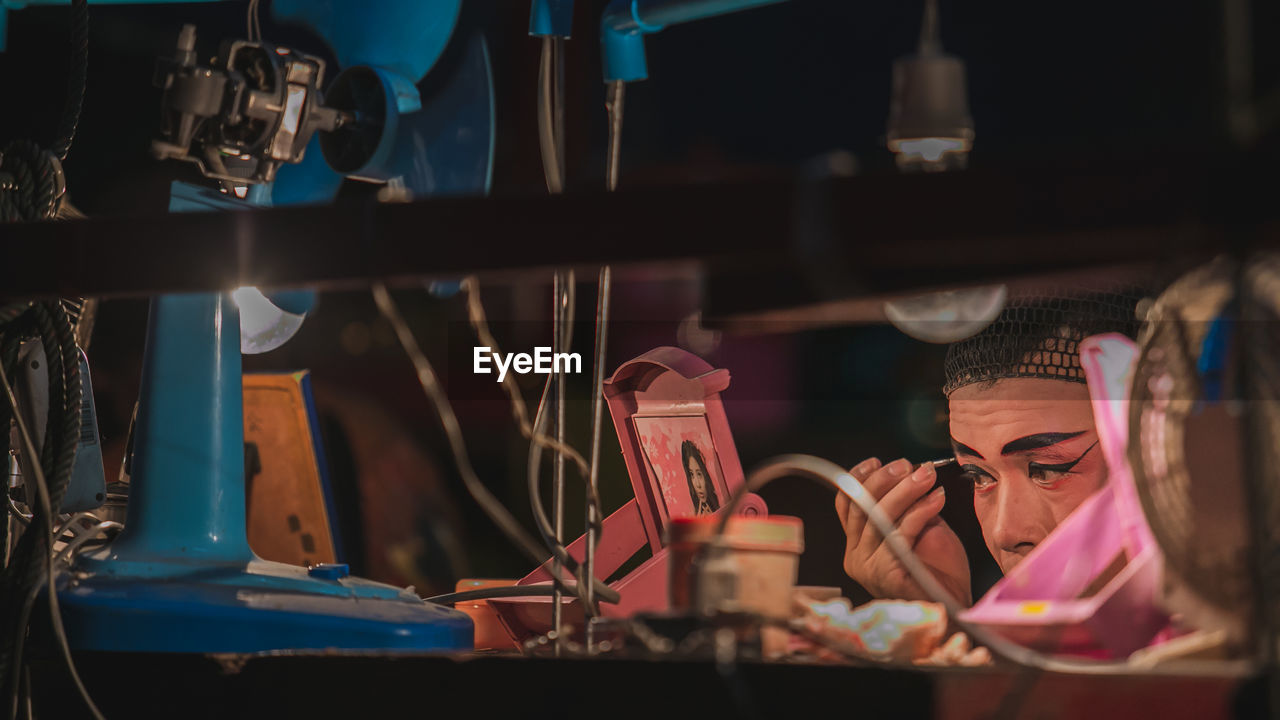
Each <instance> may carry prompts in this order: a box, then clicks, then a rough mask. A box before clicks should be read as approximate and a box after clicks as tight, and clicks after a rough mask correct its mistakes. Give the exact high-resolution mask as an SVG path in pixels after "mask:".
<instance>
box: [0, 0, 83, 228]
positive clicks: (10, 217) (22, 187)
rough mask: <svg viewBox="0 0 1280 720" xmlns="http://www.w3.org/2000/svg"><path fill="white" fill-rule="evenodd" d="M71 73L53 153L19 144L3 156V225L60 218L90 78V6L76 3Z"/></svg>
mask: <svg viewBox="0 0 1280 720" xmlns="http://www.w3.org/2000/svg"><path fill="white" fill-rule="evenodd" d="M71 8H72V21H71V55H72V58H71V73H70V75H69V76H68V77H67V97H66V101H65V104H64V106H63V112H62V120H61V121H60V122H59V124H58V134H57V136H56V138H55V139H54V141H53V145H52V146H51V147H50V148H49V149H47V150H46V149H44V148H41V147H40V146H39V145H37V144H36V143H34V142H32V141H30V140H15V141H13V142H10V143H8V144H7V145H5V147H4V151H3V153H0V222H19V221H30V220H47V219H49V218H52V217H54V216H56V215H57V213H58V206H59V205H60V203H61V201H62V195H63V190H64V188H65V187H66V184H65V182H64V180H63V174H62V161H63V160H65V159H66V157H67V153H68V152H70V150H71V143H72V142H73V141H74V140H75V137H76V129H77V128H78V127H79V126H80V111H81V109H82V108H83V107H84V92H85V86H86V84H87V81H88V77H89V0H71Z"/></svg>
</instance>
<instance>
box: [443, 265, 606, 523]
mask: <svg viewBox="0 0 1280 720" xmlns="http://www.w3.org/2000/svg"><path fill="white" fill-rule="evenodd" d="M461 285H462V290H463V292H465V293H466V295H467V319H468V321H469V322H470V323H471V327H472V328H473V329H474V330H475V333H476V337H477V338H478V339H479V340H480V342H481V343H482V344H484V345H485V346H486V347H488V348H489V351H490V353H491V354H493V355H494V356H495V357H497V356H499V355H501V351H500V349H499V347H498V341H497V340H496V339H495V338H494V337H493V333H491V332H490V331H489V323H488V321H487V320H486V317H485V312H484V304H483V303H482V302H481V301H480V281H479V280H478V279H477V278H476V277H475V276H474V275H469V276H467V277H465V278H463V279H462V284H461ZM501 385H502V389H503V391H505V392H506V393H507V397H509V398H510V399H511V415H512V417H514V418H515V421H516V425H517V426H519V428H520V434H521V435H524V437H525V438H526V439H528V440H530V441H532V442H535V443H537V444H538V445H541V446H543V447H545V448H548V449H550V450H554V451H555V452H558V453H560V454H562V455H564V456H565V457H566V458H568V459H570V460H572V461H573V463H574V464H575V465H577V466H578V472H579V474H580V475H581V476H582V478H583V479H584V480H586V479H587V478H588V477H589V475H590V474H591V469H590V467H589V466H588V465H587V461H586V459H585V458H584V457H582V454H581V453H579V452H578V451H577V450H575V449H574V448H573V447H571V446H569V445H567V444H564V443H560V442H558V441H556V440H554V439H552V438H551V437H548V436H547V435H545V434H541V433H536V432H534V430H533V425H532V424H531V423H530V422H529V408H528V406H527V405H526V404H525V402H524V396H523V395H521V394H520V385H519V384H517V383H516V381H515V376H514V375H513V374H512V373H507V375H506V377H504V378H503V380H502V383H501ZM588 495H589V501H590V502H592V503H595V504H596V505H597V506H599V503H600V499H599V498H597V497H595V496H594V495H592V494H591V492H590V489H588Z"/></svg>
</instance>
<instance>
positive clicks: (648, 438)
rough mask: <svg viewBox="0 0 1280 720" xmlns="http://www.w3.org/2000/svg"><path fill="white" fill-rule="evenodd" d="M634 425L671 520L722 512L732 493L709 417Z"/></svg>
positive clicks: (663, 419)
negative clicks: (722, 466)
mask: <svg viewBox="0 0 1280 720" xmlns="http://www.w3.org/2000/svg"><path fill="white" fill-rule="evenodd" d="M633 422H634V423H635V427H636V433H637V434H638V435H639V437H640V446H641V447H643V448H644V455H645V459H646V460H648V464H649V469H650V471H651V473H652V476H653V477H654V478H655V479H656V480H657V485H658V495H659V497H661V498H662V503H663V505H664V506H665V509H666V514H667V517H668V518H676V517H690V516H694V515H710V514H711V513H714V512H716V511H717V510H719V509H720V507H721V505H723V504H724V502H725V500H726V499H727V498H728V494H729V491H728V488H727V486H726V485H725V481H724V473H723V472H721V470H720V462H719V459H718V458H717V457H716V448H715V445H714V444H713V443H712V441H711V430H710V428H709V427H708V425H707V419H706V417H705V416H702V415H692V416H690V415H685V416H670V417H635V418H633Z"/></svg>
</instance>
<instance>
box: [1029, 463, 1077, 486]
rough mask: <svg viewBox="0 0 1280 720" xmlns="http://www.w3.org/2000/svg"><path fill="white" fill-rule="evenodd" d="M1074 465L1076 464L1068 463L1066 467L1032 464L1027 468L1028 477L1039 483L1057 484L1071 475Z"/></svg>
mask: <svg viewBox="0 0 1280 720" xmlns="http://www.w3.org/2000/svg"><path fill="white" fill-rule="evenodd" d="M1073 465H1075V463H1067V464H1065V465H1037V464H1035V463H1031V464H1030V465H1028V466H1027V477H1029V478H1031V479H1032V480H1035V481H1036V482H1038V483H1044V484H1049V483H1053V482H1057V481H1058V480H1061V479H1062V478H1064V477H1066V476H1068V475H1070V474H1071V467H1072V466H1073Z"/></svg>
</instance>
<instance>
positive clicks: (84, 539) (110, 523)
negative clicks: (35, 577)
mask: <svg viewBox="0 0 1280 720" xmlns="http://www.w3.org/2000/svg"><path fill="white" fill-rule="evenodd" d="M123 529H124V525H123V524H121V523H118V522H115V521H114V520H103V521H102V522H100V523H98V524H96V525H94V526H93V527H90V528H88V529H86V530H85V531H84V532H82V533H80V534H79V535H77V536H76V537H75V538H74V539H73V540H71V541H70V542H68V543H67V545H66V547H64V548H62V550H61V551H60V552H59V553H58V555H57V557H56V558H54V559H55V560H57V561H59V562H62V561H66V562H71V561H72V560H73V559H75V555H76V551H77V550H79V549H80V548H81V547H82V546H84V545H85V544H87V543H88V542H89V541H90V540H94V539H97V537H98V536H99V535H101V534H103V533H104V532H106V531H108V530H114V531H116V532H120V531H121V530H123Z"/></svg>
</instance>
